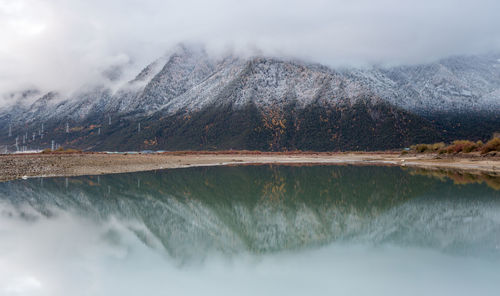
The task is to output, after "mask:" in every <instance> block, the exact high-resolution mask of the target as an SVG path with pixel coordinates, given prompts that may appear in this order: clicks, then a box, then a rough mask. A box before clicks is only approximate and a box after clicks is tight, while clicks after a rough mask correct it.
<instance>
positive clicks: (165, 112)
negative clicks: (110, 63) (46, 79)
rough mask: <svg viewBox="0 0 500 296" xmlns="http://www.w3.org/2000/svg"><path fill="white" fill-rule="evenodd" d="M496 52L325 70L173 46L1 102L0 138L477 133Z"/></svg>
mask: <svg viewBox="0 0 500 296" xmlns="http://www.w3.org/2000/svg"><path fill="white" fill-rule="evenodd" d="M499 61H500V60H499V59H498V56H494V55H486V56H475V57H454V58H449V59H445V60H442V61H439V62H436V63H433V64H428V65H417V66H400V67H394V68H377V67H374V68H369V69H354V68H351V69H331V68H328V67H325V66H322V65H318V64H308V63H304V62H301V61H292V60H282V59H276V58H268V57H251V58H240V57H236V56H224V57H212V56H210V55H208V54H207V53H206V52H205V51H204V50H203V49H201V48H189V47H186V46H179V47H177V48H176V49H175V50H173V51H172V52H171V53H170V54H168V55H165V56H163V57H161V58H159V59H158V60H156V61H155V62H153V63H152V64H150V65H148V66H147V67H146V68H145V69H144V70H143V71H141V73H139V74H138V75H137V76H136V78H135V79H133V80H132V81H129V82H127V83H126V84H124V85H123V86H122V87H121V88H120V89H118V90H117V91H112V90H111V89H109V88H107V87H105V86H95V87H91V88H89V87H87V88H86V89H82V90H79V91H76V92H75V94H74V95H72V96H71V97H62V96H61V95H59V94H57V93H55V92H51V93H48V94H46V95H44V96H42V97H40V98H39V99H38V100H36V101H35V102H34V103H32V104H31V105H27V106H26V105H24V106H21V107H17V108H9V109H4V110H2V111H0V123H1V125H2V126H4V127H6V128H4V130H5V131H4V132H3V133H2V134H1V135H0V143H3V144H7V145H9V147H10V149H11V150H12V149H13V147H12V145H13V144H14V138H15V137H16V136H17V137H23V138H24V139H23V140H24V141H25V142H27V144H28V145H29V146H30V147H47V146H48V145H49V143H50V140H55V141H56V142H57V143H61V144H64V145H66V146H72V147H77V148H82V149H95V150H102V149H109V150H136V149H230V148H233V149H260V150H291V149H293V150H294V149H301V150H321V151H323V150H346V149H348V150H374V149H389V148H400V147H404V146H407V145H410V144H412V143H416V142H431V141H440V140H451V139H454V138H457V137H465V138H471V139H483V140H484V139H486V138H488V137H489V136H490V135H491V133H492V132H494V131H496V130H500V117H499V115H498V114H500V112H498V111H500V62H499ZM110 122H111V124H110ZM41 123H44V124H45V127H46V128H45V130H44V133H45V134H46V136H45V137H44V138H43V139H42V138H41V137H40V136H38V137H37V136H35V137H34V138H35V139H34V140H33V138H32V137H30V139H26V134H30V135H31V134H32V133H33V132H34V133H35V134H38V135H40V134H41V130H40V129H41V128H40V126H41ZM66 124H67V125H68V126H69V127H70V128H69V130H68V132H66V129H65V127H66ZM139 124H141V127H139ZM8 126H11V129H12V133H13V135H12V136H10V137H9V136H8V133H7V127H8ZM19 139H20V138H19ZM25 144H26V143H25Z"/></svg>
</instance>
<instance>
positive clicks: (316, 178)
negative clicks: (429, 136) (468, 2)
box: [0, 166, 500, 295]
mask: <svg viewBox="0 0 500 296" xmlns="http://www.w3.org/2000/svg"><path fill="white" fill-rule="evenodd" d="M0 222H1V223H0V225H3V226H0V234H2V233H3V234H4V236H3V239H2V242H0V251H2V250H3V251H4V255H0V264H1V262H2V258H3V259H4V261H5V262H13V261H14V259H13V258H17V257H16V256H14V254H15V252H14V251H13V250H14V249H15V248H17V247H18V246H19V245H29V244H30V243H31V242H32V243H33V245H36V246H37V248H36V251H34V250H35V249H32V247H27V246H26V248H25V249H23V250H24V251H18V252H24V253H23V254H22V257H24V258H26V254H25V253H29V254H30V255H32V256H33V258H36V259H33V261H36V260H39V259H38V258H39V255H38V256H36V255H35V254H38V252H40V254H42V253H43V250H44V246H45V245H47V247H46V248H53V247H54V245H56V246H59V247H56V248H57V249H60V250H65V252H69V253H68V254H66V257H68V258H71V257H73V256H77V255H76V254H80V255H81V254H86V252H88V251H89V250H92V249H93V248H97V247H96V246H102V245H105V246H107V247H106V248H104V249H106V250H107V251H106V252H105V254H107V255H105V256H104V255H101V256H104V257H106V258H107V256H112V257H113V256H114V257H117V258H125V257H127V254H129V253H130V252H132V251H131V250H136V249H140V250H142V251H140V253H141V254H146V253H148V254H150V255H148V256H152V257H147V258H149V259H145V258H144V257H141V258H142V259H141V260H139V261H140V262H149V261H148V260H151V262H154V263H151V264H150V265H148V266H154V265H155V264H159V263H158V262H161V260H165V262H171V265H172V266H177V268H181V269H182V268H187V269H188V270H189V269H190V268H193V267H192V266H198V265H199V264H203V262H207V261H213V260H214V258H224V259H223V261H225V260H231V258H233V259H235V260H236V261H237V262H240V261H241V260H246V259H242V258H261V259H260V260H264V262H266V264H269V262H268V260H271V259H265V258H268V257H269V256H278V257H272V258H274V259H272V260H280V259H276V258H281V257H280V256H282V255H283V254H289V255H287V256H292V257H293V256H298V257H297V258H302V257H300V254H309V252H320V253H321V252H326V251H325V250H326V249H325V248H327V249H328V248H331V247H334V248H341V250H340V251H339V252H341V253H342V252H343V253H342V254H343V255H342V256H340V257H339V258H340V259H339V258H337V259H336V260H335V262H336V263H332V264H333V265H335V264H337V263H338V264H341V265H342V264H344V263H342V260H343V259H342V258H345V260H351V259H352V260H354V261H352V262H357V260H358V261H359V260H360V259H359V258H364V257H363V256H364V255H363V254H365V255H366V254H367V253H366V252H361V253H357V254H355V255H354V254H353V253H352V252H354V253H356V250H359V248H362V249H363V248H369V249H372V250H376V249H377V248H379V251H381V252H382V253H383V252H386V251H387V250H392V251H391V252H393V253H390V254H395V255H394V256H396V257H392V255H390V254H385V255H380V254H379V255H380V256H382V257H383V256H385V257H384V258H385V259H384V260H386V261H387V262H392V261H391V260H395V259H394V258H399V257H398V256H400V257H401V258H407V255H406V254H405V253H404V252H402V250H407V249H411V250H418V251H417V252H427V251H429V252H437V253H435V254H445V255H446V256H452V257H456V258H462V259H463V260H486V261H489V262H496V263H499V262H500V260H499V259H500V247H499V246H500V235H499V234H500V191H498V190H495V189H494V188H492V187H488V186H487V184H486V183H470V184H454V182H453V181H452V180H450V179H443V178H441V179H438V178H435V177H433V176H432V175H425V174H422V172H417V173H415V171H411V170H410V171H406V170H402V169H400V168H395V167H357V166H308V167H289V166H246V167H207V168H188V169H176V170H165V171H156V172H142V173H130V174H115V175H103V176H86V177H72V178H40V179H29V180H19V181H12V182H6V183H0ZM47 241H50V243H47ZM55 241H56V242H57V244H56V243H55ZM65 244H67V245H68V246H70V245H71V247H70V248H69V249H65V248H64V245H65ZM49 246H50V247H49ZM380 248H382V249H380ZM391 248H393V249H391ZM73 249H74V252H75V254H72V251H71V250H73ZM102 250H103V247H100V248H99V252H102ZM146 250H149V251H146ZM46 251H47V250H46ZM47 253H50V251H47ZM63 253H64V252H63ZM320 253H314V254H316V255H317V254H320ZM9 254H11V255H9ZM43 254H45V253H43ZM280 254H281V255H280ZM293 254H295V255H293ZM433 254H434V253H433ZM316 255H310V256H312V258H315V257H314V256H316ZM379 255H377V256H379ZM6 256H10V257H8V258H6ZM155 256H159V258H163V259H158V258H156V257H155ZM349 256H355V257H356V258H357V259H355V258H351V259H347V258H349ZM433 256H434V255H433ZM66 257H65V258H66ZM318 258H319V257H318ZM321 258H323V257H321ZM370 258H371V259H369V258H367V259H366V260H368V261H367V262H369V260H372V259H373V258H372V257H370ZM377 258H378V257H377ZM467 258H470V259H467ZM462 259H460V260H462ZM95 260H97V259H95ZM158 260H159V261H158ZM252 260H253V259H252ZM266 260H267V261H266ZM301 260H302V259H301ZM311 260H315V259H311ZM317 260H319V261H318V262H320V261H321V260H323V259H317ZM324 260H326V261H325V262H328V255H325V257H324ZM339 260H340V261H339ZM366 260H365V261H366ZM398 260H399V259H398ZM139 261H138V262H139ZM486 261H485V262H486ZM85 262H87V263H85V264H88V260H87V261H85ZM287 262H288V261H286V260H285V262H281V263H279V264H284V266H286V265H287V264H288V263H287ZM314 262H316V261H314ZM318 262H316V265H314V266H315V267H314V268H316V267H318V266H317V265H318V264H319V265H321V264H320V263H318ZM339 262H340V263H339ZM384 262H385V261H384ZM101 263H102V262H101ZM80 264H83V263H80ZM134 264H139V263H137V262H136V263H134ZM144 264H145V263H144ZM235 264H236V263H235ZM239 264H242V263H241V262H240V263H239ZM277 264H278V263H277ZM294 264H295V263H294ZM415 264H417V262H415ZM139 265H140V264H139ZM333 265H332V266H333ZM417 265H418V264H417ZM141 266H142V265H141ZM190 266H191V267H190ZM269 266H273V265H272V264H271V265H269ZM493 266H498V265H493ZM108 267H109V266H108ZM142 267H143V268H148V267H147V266H142ZM323 267H324V268H326V270H329V269H328V268H331V266H330V265H328V268H327V267H325V266H323ZM92 268H94V267H92ZM157 268H160V267H158V266H157ZM218 268H221V269H223V270H225V267H220V266H219V267H218ZM269 268H271V267H269ZM493 268H494V267H493ZM160 269H161V268H160ZM119 270H121V269H119ZM326 270H325V272H326ZM485 270H487V269H485ZM330 271H331V270H329V271H328V272H330ZM498 271H499V274H500V268H499V269H498ZM246 272H248V271H246ZM332 272H333V271H332ZM470 272H472V271H470ZM492 274H494V273H491V274H487V275H486V277H484V276H483V278H488V276H490V277H491V276H492ZM1 275H2V272H1V270H0V276H1ZM238 280H241V279H238ZM238 280H236V282H237V281H238ZM499 283H500V281H499ZM1 284H2V282H1V281H0V285H1ZM1 291H2V290H1V287H0V292H1ZM107 291H110V290H107ZM112 291H113V292H117V290H112ZM249 291H253V292H255V293H257V291H255V290H249ZM297 291H299V290H297ZM398 291H399V290H398ZM463 291H464V290H463ZM129 292H130V291H129ZM337 292H338V291H337ZM344 292H345V291H344ZM386 292H387V291H386ZM181 293H182V290H181ZM249 293H250V292H249ZM0 294H1V293H0ZM21 294H22V293H21ZM54 294H57V292H54ZM91 294H92V293H91ZM97 294H99V293H97ZM153 294H154V295H157V294H158V293H153ZM250 294H251V293H250ZM389 294H390V293H389ZM486 294H488V293H486ZM12 295H15V294H12Z"/></svg>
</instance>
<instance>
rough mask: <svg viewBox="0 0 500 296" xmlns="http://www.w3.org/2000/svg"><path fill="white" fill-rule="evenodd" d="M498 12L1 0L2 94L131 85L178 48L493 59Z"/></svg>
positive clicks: (450, 6) (491, 5)
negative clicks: (122, 81) (189, 45)
mask: <svg viewBox="0 0 500 296" xmlns="http://www.w3.org/2000/svg"><path fill="white" fill-rule="evenodd" d="M498 11H500V2H498V1H493V0H475V1H472V0H470V1H461V0H454V1H452V0H421V1H401V0H379V1H373V0H350V1H347V0H308V1H293V0H288V1H285V0H276V1H267V0H253V1H230V0H214V1H202V0H183V1H163V0H148V1H144V0H109V1H100V0H44V1H40V0H3V1H2V2H0V27H1V28H2V30H1V31H0V40H2V41H1V42H0V65H1V67H0V94H5V93H9V92H12V91H16V90H23V89H27V88H38V89H40V90H41V91H48V90H58V91H63V92H64V91H71V90H74V89H76V88H78V87H81V86H82V85H85V84H89V83H95V82H102V81H105V82H106V81H107V80H113V81H115V80H116V79H117V78H116V75H115V74H116V73H120V74H121V76H120V79H129V78H131V77H132V76H133V75H134V74H136V73H137V72H138V71H139V70H140V69H141V68H142V67H143V66H144V65H146V64H147V63H149V62H151V61H152V60H154V59H156V58H157V57H158V56H160V55H162V54H163V53H164V52H165V51H167V50H168V49H169V48H170V47H172V46H174V45H175V44H177V43H179V42H196V43H202V44H205V45H206V46H207V48H208V49H209V50H210V51H213V52H219V51H222V50H228V49H232V50H234V51H236V52H246V51H248V50H251V51H253V50H259V51H260V52H262V53H263V54H267V55H274V56H283V57H295V58H301V59H305V60H309V61H313V62H320V63H324V64H327V65H331V66H346V65H355V66H359V65H370V64H385V65H395V64H401V63H404V64H414V63H425V62H430V61H433V60H436V59H439V58H442V57H446V56H450V55H457V54H478V53H486V52H491V51H498V50H500V18H499V17H498ZM110 69H115V70H116V72H114V70H113V73H112V74H113V75H111V78H110V75H108V74H109V73H110V71H111V70H110Z"/></svg>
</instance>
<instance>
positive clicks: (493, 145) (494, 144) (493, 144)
mask: <svg viewBox="0 0 500 296" xmlns="http://www.w3.org/2000/svg"><path fill="white" fill-rule="evenodd" d="M490 151H500V138H493V139H491V140H489V141H488V142H487V143H486V144H484V146H483V147H482V148H481V154H486V153H488V152H490Z"/></svg>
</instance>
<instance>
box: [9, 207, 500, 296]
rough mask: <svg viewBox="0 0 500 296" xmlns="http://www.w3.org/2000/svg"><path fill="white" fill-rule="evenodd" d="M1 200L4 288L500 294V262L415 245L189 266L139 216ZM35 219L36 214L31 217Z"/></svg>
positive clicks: (35, 291) (27, 293) (13, 292)
mask: <svg viewBox="0 0 500 296" xmlns="http://www.w3.org/2000/svg"><path fill="white" fill-rule="evenodd" d="M12 211H13V209H9V208H8V207H5V205H0V234H1V237H2V239H1V240H0V295H5V296H17V295H23V296H32V295H43V296H44V295H50V296H59V295H75V296H78V295H96V296H99V295H106V296H109V295H121V296H126V295H218V296H220V295H290V296H293V295H375V296H376V295H384V296H390V295H409V296H411V295H455V296H460V295H483V296H488V295H498V290H499V288H500V273H499V272H498V271H499V267H498V262H495V261H491V260H487V259H481V258H467V257H460V256H450V255H445V254H442V253H440V252H437V251H432V250H423V249H417V248H411V247H406V248H402V247H391V246H381V247H373V246H367V245H342V244H334V245H330V246H327V247H323V248H318V249H313V250H308V251H297V252H284V253H276V254H270V255H263V256H254V255H249V254H239V255H236V256H233V257H232V259H228V258H223V257H222V256H220V257H218V256H212V257H211V258H209V259H208V260H206V261H205V262H202V263H199V262H198V263H196V264H193V265H190V264H187V265H183V266H179V264H177V263H176V262H175V261H174V260H172V258H170V257H168V256H167V255H166V254H165V252H162V251H160V250H159V249H156V250H155V249H151V248H149V247H147V246H145V245H144V244H143V243H142V242H141V241H140V240H139V239H138V238H137V237H136V236H135V235H134V234H133V233H132V232H131V231H130V230H129V226H130V225H129V223H123V222H120V221H118V220H116V219H112V220H111V221H108V222H107V223H104V224H98V223H97V222H96V221H91V220H89V219H83V218H79V217H78V216H76V215H69V214H68V213H66V214H64V213H57V214H56V215H55V216H53V217H52V218H44V217H40V216H39V215H38V214H35V216H38V218H36V219H35V220H32V221H26V217H30V216H31V214H30V211H29V210H25V212H24V213H25V217H24V218H22V219H21V218H19V217H18V216H17V215H14V216H10V215H8V214H7V213H12ZM28 220H29V219H28Z"/></svg>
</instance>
